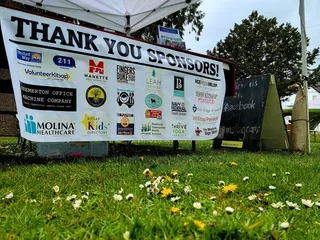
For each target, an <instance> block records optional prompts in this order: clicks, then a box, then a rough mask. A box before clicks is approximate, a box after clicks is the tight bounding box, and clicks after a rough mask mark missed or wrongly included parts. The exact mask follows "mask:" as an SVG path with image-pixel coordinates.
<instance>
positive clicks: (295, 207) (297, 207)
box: [286, 201, 300, 210]
mask: <svg viewBox="0 0 320 240" xmlns="http://www.w3.org/2000/svg"><path fill="white" fill-rule="evenodd" d="M286 204H287V205H288V207H289V208H290V209H295V210H300V208H299V206H298V204H297V203H293V202H289V201H286Z"/></svg>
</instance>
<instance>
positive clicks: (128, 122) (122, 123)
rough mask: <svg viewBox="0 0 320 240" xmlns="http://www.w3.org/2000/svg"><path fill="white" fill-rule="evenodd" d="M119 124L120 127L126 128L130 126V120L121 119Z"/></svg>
mask: <svg viewBox="0 0 320 240" xmlns="http://www.w3.org/2000/svg"><path fill="white" fill-rule="evenodd" d="M120 123H121V126H122V127H128V126H129V124H130V120H129V118H127V117H123V118H121V121H120Z"/></svg>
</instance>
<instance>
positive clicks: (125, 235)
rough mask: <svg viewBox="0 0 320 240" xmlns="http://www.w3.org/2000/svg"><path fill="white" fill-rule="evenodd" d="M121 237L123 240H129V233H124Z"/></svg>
mask: <svg viewBox="0 0 320 240" xmlns="http://www.w3.org/2000/svg"><path fill="white" fill-rule="evenodd" d="M122 236H123V239H124V240H129V239H130V232H129V231H125V232H124V234H123V235H122Z"/></svg>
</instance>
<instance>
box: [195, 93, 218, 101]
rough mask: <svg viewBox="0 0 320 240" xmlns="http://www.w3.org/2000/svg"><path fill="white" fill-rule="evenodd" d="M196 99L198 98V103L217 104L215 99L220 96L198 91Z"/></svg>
mask: <svg viewBox="0 0 320 240" xmlns="http://www.w3.org/2000/svg"><path fill="white" fill-rule="evenodd" d="M196 97H198V102H201V103H208V104H215V102H216V101H215V99H217V97H218V94H215V93H209V92H202V91H196Z"/></svg>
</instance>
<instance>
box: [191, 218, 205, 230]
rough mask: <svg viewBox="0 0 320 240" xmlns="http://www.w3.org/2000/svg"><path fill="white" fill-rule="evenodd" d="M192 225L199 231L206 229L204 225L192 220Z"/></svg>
mask: <svg viewBox="0 0 320 240" xmlns="http://www.w3.org/2000/svg"><path fill="white" fill-rule="evenodd" d="M193 223H194V225H196V227H197V228H199V230H201V231H203V230H204V228H205V227H206V224H205V223H203V222H201V221H199V220H194V221H193Z"/></svg>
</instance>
